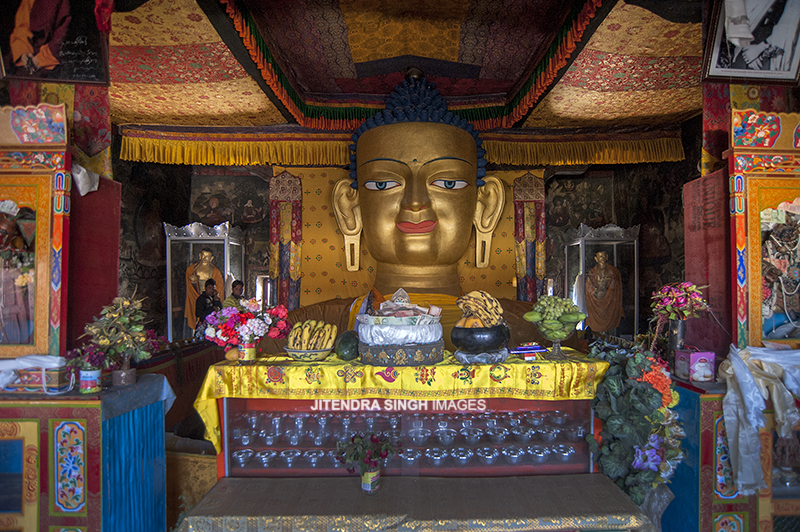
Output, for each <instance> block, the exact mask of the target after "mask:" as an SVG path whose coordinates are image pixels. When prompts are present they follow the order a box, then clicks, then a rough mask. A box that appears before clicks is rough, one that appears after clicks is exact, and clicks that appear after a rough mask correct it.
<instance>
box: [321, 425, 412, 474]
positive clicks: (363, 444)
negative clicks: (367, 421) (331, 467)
mask: <svg viewBox="0 0 800 532" xmlns="http://www.w3.org/2000/svg"><path fill="white" fill-rule="evenodd" d="M398 452H400V447H399V446H394V445H392V443H391V442H390V441H389V438H387V437H386V436H385V435H383V434H380V433H378V434H361V433H357V434H355V435H353V436H352V437H351V438H350V440H348V441H344V442H342V441H339V442H337V443H336V454H337V455H336V459H337V460H338V461H339V462H341V463H342V464H346V465H348V468H347V470H348V471H350V472H351V473H353V472H355V470H356V467H358V472H359V473H361V474H362V475H363V474H364V473H366V472H367V471H374V470H376V469H378V468H379V467H380V461H382V460H384V459H386V458H388V457H389V456H391V455H394V454H397V453H398Z"/></svg>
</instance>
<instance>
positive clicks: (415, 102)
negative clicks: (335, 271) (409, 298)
mask: <svg viewBox="0 0 800 532" xmlns="http://www.w3.org/2000/svg"><path fill="white" fill-rule="evenodd" d="M353 141H354V144H353V145H351V150H352V151H353V152H354V153H353V154H352V155H351V156H350V158H351V165H350V169H351V173H350V178H349V179H342V180H341V181H339V182H338V183H336V185H335V186H334V190H333V197H332V202H333V210H334V213H335V215H336V220H337V222H338V224H339V229H340V230H341V231H342V233H343V234H344V240H345V256H346V261H347V269H348V270H350V271H356V270H358V268H359V255H360V241H361V236H362V234H363V236H364V242H365V245H366V247H367V249H368V250H369V252H370V253H371V254H372V256H373V257H374V258H375V260H376V261H377V267H376V278H375V284H374V286H375V288H376V289H377V290H379V291H380V292H382V293H384V294H386V293H392V292H394V290H396V289H397V288H400V287H403V288H406V289H410V290H413V291H416V292H431V293H434V292H435V293H445V294H453V295H460V294H461V288H460V283H459V275H458V262H459V260H460V259H461V258H462V257H463V256H464V253H465V252H466V251H467V249H468V247H469V243H470V239H471V238H472V234H473V233H472V228H473V227H474V228H475V233H474V234H475V243H476V260H475V264H476V266H477V267H479V268H485V267H487V266H488V264H489V252H490V244H491V237H492V231H494V229H495V228H496V227H497V223H498V222H499V220H500V216H501V213H502V211H503V206H504V203H505V189H504V188H503V184H502V182H501V181H500V180H499V179H497V178H495V177H486V176H485V168H484V167H485V165H486V161H485V159H484V154H485V151H484V150H483V149H482V148H481V147H480V145H481V140H480V139H479V138H478V134H477V132H476V131H474V129H473V128H472V125H471V124H469V123H468V122H467V121H466V120H464V119H462V118H459V117H458V116H457V115H454V114H453V113H451V112H448V111H447V104H446V103H445V101H444V98H442V96H441V95H440V94H439V91H437V90H435V87H434V85H433V84H431V83H428V82H427V81H426V80H425V79H424V78H423V79H411V80H409V81H404V82H403V83H402V84H401V85H398V86H397V87H395V90H394V92H393V93H392V94H391V95H390V97H389V99H388V101H387V105H386V109H385V110H384V111H383V112H381V113H378V114H377V115H375V116H374V117H372V118H370V119H368V120H367V121H366V122H365V123H364V124H362V126H361V127H360V128H359V129H358V131H356V133H355V134H354V135H353Z"/></svg>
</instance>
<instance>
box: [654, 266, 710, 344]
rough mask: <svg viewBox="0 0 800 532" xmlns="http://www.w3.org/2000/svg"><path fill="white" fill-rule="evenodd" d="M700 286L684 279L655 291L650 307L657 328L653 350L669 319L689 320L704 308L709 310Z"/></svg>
mask: <svg viewBox="0 0 800 532" xmlns="http://www.w3.org/2000/svg"><path fill="white" fill-rule="evenodd" d="M700 288H704V287H700ZM700 288H698V287H697V286H695V285H694V284H693V283H691V282H689V281H683V282H681V283H672V284H665V285H664V286H662V287H661V288H660V289H659V290H658V291H656V292H653V295H652V296H651V299H652V300H653V302H652V303H651V304H650V308H651V309H653V321H655V322H656V330H655V333H654V334H653V338H652V342H651V344H650V350H651V351H654V350H655V348H656V342H657V339H658V335H659V333H661V330H662V329H663V328H664V324H665V323H667V321H668V320H688V319H689V318H696V317H698V316H699V313H700V312H701V311H703V310H709V309H708V303H706V300H705V299H703V294H702V293H701V292H700Z"/></svg>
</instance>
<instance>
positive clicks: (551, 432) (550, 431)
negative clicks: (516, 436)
mask: <svg viewBox="0 0 800 532" xmlns="http://www.w3.org/2000/svg"><path fill="white" fill-rule="evenodd" d="M560 432H561V430H560V429H558V428H556V427H542V428H540V429H539V430H538V431H537V434H538V435H539V439H540V440H542V441H543V442H547V443H549V442H551V441H555V439H556V438H558V435H559V433H560Z"/></svg>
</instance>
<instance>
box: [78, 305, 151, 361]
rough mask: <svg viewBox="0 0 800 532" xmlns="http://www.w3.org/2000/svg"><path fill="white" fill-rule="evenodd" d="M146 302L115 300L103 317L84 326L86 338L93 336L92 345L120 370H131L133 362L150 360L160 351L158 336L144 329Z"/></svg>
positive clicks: (101, 312)
mask: <svg viewBox="0 0 800 532" xmlns="http://www.w3.org/2000/svg"><path fill="white" fill-rule="evenodd" d="M135 295H136V294H134V296H135ZM142 301H144V298H142V299H133V297H123V296H120V297H115V298H114V300H113V301H112V302H111V304H110V305H107V306H105V307H103V310H101V311H100V317H95V318H94V320H93V321H92V322H91V323H87V324H86V327H84V331H86V335H89V336H91V337H92V338H91V340H90V344H93V345H95V346H97V348H98V349H99V350H100V351H102V352H103V353H105V354H106V356H108V357H109V358H110V359H111V360H112V361H113V362H114V363H116V364H117V365H118V366H119V369H125V370H127V369H129V368H130V362H131V360H133V361H135V362H138V361H140V360H146V359H148V358H150V354H151V352H152V351H153V350H154V349H157V348H158V341H157V338H158V337H157V336H155V333H154V332H152V331H151V332H148V331H146V330H145V328H144V323H145V317H146V314H145V312H144V310H142ZM84 336H85V335H84Z"/></svg>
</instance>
